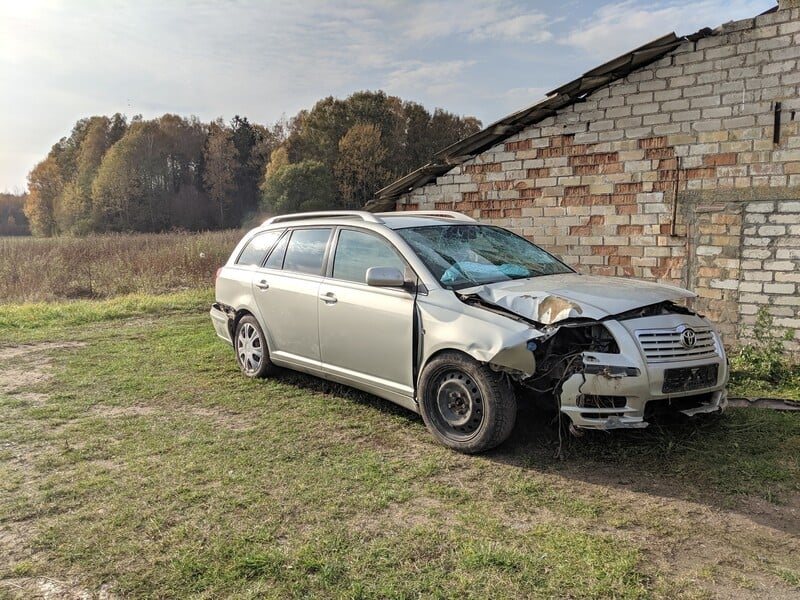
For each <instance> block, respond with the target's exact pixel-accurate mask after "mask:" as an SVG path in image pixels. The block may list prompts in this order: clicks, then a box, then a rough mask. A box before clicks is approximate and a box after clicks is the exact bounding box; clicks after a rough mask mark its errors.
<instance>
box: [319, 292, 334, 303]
mask: <svg viewBox="0 0 800 600" xmlns="http://www.w3.org/2000/svg"><path fill="white" fill-rule="evenodd" d="M319 299H320V300H322V301H323V302H324V303H325V304H336V302H337V299H336V296H335V295H334V293H333V292H328V293H326V294H320V295H319Z"/></svg>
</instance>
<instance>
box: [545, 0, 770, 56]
mask: <svg viewBox="0 0 800 600" xmlns="http://www.w3.org/2000/svg"><path fill="white" fill-rule="evenodd" d="M756 10H757V9H755V8H754V7H753V2H752V1H748V0H699V1H697V2H694V3H692V5H691V8H689V7H687V5H686V3H685V2H682V3H680V4H679V3H677V2H675V1H672V2H644V1H642V0H626V1H624V2H615V3H611V4H606V5H604V6H601V7H600V8H599V9H597V10H596V11H595V12H594V13H593V14H592V16H591V17H588V18H586V19H584V20H582V21H581V22H580V23H579V24H578V25H577V26H576V27H574V28H573V29H571V30H570V31H569V32H568V33H567V34H566V36H565V37H564V38H562V39H561V40H560V42H559V43H561V44H565V45H567V46H573V47H576V48H579V49H581V50H583V51H584V52H585V53H587V54H592V55H595V56H597V57H598V58H599V59H601V60H603V59H607V58H611V57H613V56H617V55H619V54H622V53H624V52H627V51H629V50H633V49H634V48H637V47H638V46H641V45H642V44H646V43H647V42H650V41H652V40H654V39H656V38H658V37H661V36H663V35H667V34H668V33H670V32H672V31H674V32H675V33H677V34H678V35H688V34H691V33H694V32H695V31H698V30H699V29H702V28H703V27H716V26H717V25H719V15H720V14H724V15H726V17H727V18H728V20H738V19H744V18H748V17H753V16H755V14H756Z"/></svg>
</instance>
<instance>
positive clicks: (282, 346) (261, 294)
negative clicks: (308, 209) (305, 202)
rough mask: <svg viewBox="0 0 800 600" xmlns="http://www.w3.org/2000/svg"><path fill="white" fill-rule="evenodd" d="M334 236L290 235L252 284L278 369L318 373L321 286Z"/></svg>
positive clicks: (318, 232)
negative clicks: (330, 240)
mask: <svg viewBox="0 0 800 600" xmlns="http://www.w3.org/2000/svg"><path fill="white" fill-rule="evenodd" d="M331 231H332V228H330V227H309V228H298V229H293V230H290V231H289V232H288V233H287V235H285V236H284V237H283V238H282V239H281V240H280V242H279V243H278V244H277V246H276V247H275V248H274V249H273V251H272V253H271V254H270V255H269V257H268V258H267V261H266V263H265V266H264V269H262V270H260V271H259V273H258V274H257V275H256V276H255V277H254V279H253V296H254V297H255V300H256V304H257V305H258V309H259V312H260V313H261V318H262V324H263V326H264V330H265V335H266V336H267V341H268V344H269V348H270V358H271V359H272V360H273V362H275V363H276V364H279V365H285V366H290V367H292V368H296V369H299V370H301V371H309V372H319V367H320V347H319V330H318V322H317V319H318V310H319V306H318V305H319V303H320V300H319V286H320V283H321V281H322V269H323V265H324V263H325V255H326V252H327V248H328V241H329V238H330V235H331Z"/></svg>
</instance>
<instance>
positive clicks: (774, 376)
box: [730, 306, 800, 396]
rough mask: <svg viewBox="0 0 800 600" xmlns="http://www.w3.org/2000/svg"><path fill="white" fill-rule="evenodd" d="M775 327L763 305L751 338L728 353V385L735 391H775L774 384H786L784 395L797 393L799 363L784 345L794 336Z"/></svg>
mask: <svg viewBox="0 0 800 600" xmlns="http://www.w3.org/2000/svg"><path fill="white" fill-rule="evenodd" d="M775 331H776V330H775V327H773V324H772V317H771V316H770V314H769V312H768V311H767V308H766V307H763V306H762V307H761V308H760V309H759V310H758V314H757V316H756V322H755V325H754V326H753V331H752V334H751V336H750V337H751V338H752V340H753V341H752V342H750V343H748V344H744V345H742V346H740V347H738V348H736V349H734V350H733V351H732V352H731V353H730V359H731V386H732V387H733V388H734V390H735V391H738V392H740V391H742V390H746V391H750V392H755V393H765V392H766V393H770V392H772V393H773V394H774V393H775V391H776V388H777V389H779V390H783V389H787V388H788V389H789V393H788V394H787V395H789V396H794V395H795V394H796V392H793V388H800V365H798V364H796V363H795V362H793V360H792V358H791V357H790V355H789V354H788V353H787V351H786V348H785V343H786V342H788V341H790V340H792V339H793V338H794V331H793V330H786V331H784V332H783V334H781V335H777V334H776V333H775Z"/></svg>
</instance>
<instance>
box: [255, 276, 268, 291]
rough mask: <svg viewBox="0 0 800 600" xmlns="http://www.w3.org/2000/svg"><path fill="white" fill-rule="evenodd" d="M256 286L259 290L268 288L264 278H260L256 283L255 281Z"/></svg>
mask: <svg viewBox="0 0 800 600" xmlns="http://www.w3.org/2000/svg"><path fill="white" fill-rule="evenodd" d="M256 287H257V288H258V289H260V290H267V289H269V284H268V283H267V280H266V279H262V280H261V281H259V282H258V283H256Z"/></svg>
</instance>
